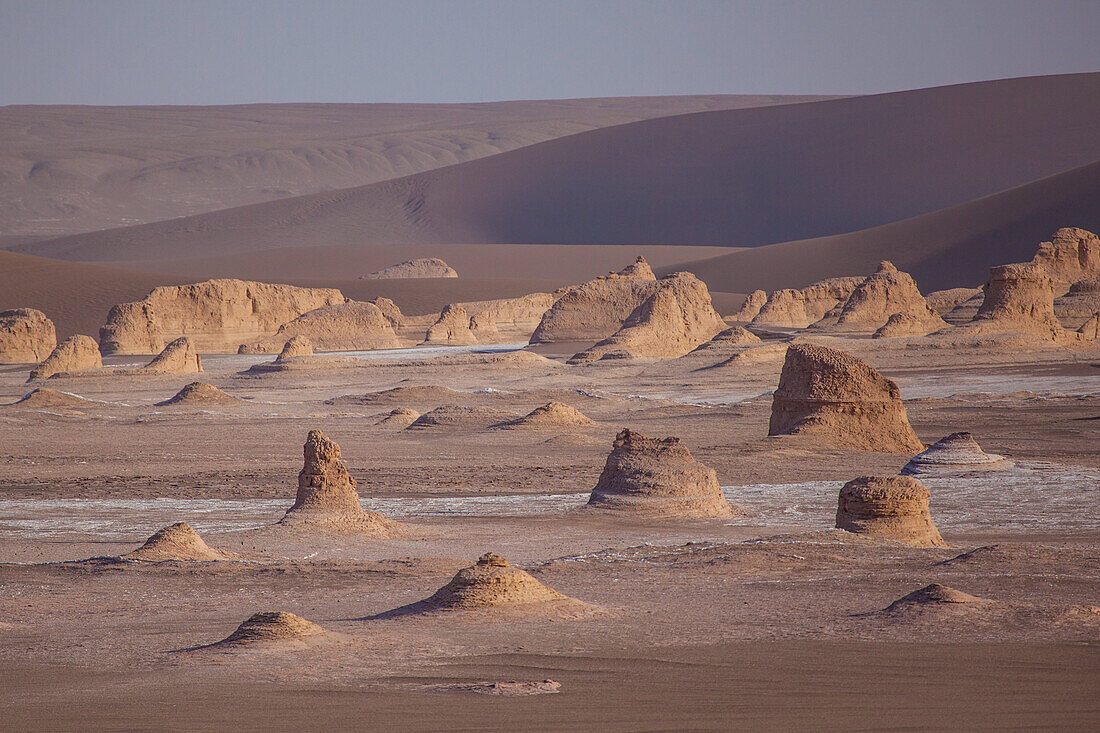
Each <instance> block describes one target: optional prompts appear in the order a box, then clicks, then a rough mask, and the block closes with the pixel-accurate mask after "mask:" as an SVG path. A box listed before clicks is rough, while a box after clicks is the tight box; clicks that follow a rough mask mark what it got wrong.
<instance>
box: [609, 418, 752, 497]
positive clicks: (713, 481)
mask: <svg viewBox="0 0 1100 733" xmlns="http://www.w3.org/2000/svg"><path fill="white" fill-rule="evenodd" d="M588 506H589V508H592V509H605V510H612V511H618V512H623V513H625V514H634V515H641V516H646V517H652V518H674V517H735V516H741V515H743V512H742V511H740V510H738V509H735V508H734V507H733V506H732V505H730V503H729V502H728V501H727V500H726V497H725V495H724V494H723V493H722V489H721V487H720V486H719V485H718V476H717V475H716V474H715V472H714V469H712V468H709V467H707V466H704V465H703V464H701V463H699V462H698V461H696V460H695V459H694V458H693V457H692V455H691V451H689V450H688V449H687V446H685V445H683V444H681V443H680V440H679V438H665V439H664V440H655V439H653V438H647V437H645V436H644V435H640V434H639V433H636V432H633V431H631V430H623V431H622V432H620V433H619V434H618V436H616V438H615V444H614V446H613V447H612V450H611V453H610V454H609V455H608V456H607V462H606V463H605V464H604V469H603V473H601V474H600V479H599V481H598V482H597V483H596V487H595V488H594V489H592V495H591V496H590V497H589V499H588Z"/></svg>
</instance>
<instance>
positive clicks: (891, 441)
mask: <svg viewBox="0 0 1100 733" xmlns="http://www.w3.org/2000/svg"><path fill="white" fill-rule="evenodd" d="M768 434H769V435H794V434H798V435H812V436H814V438H816V439H817V440H818V441H819V442H821V443H822V444H826V445H830V444H831V445H840V446H845V447H849V448H854V449H857V450H869V451H881V452H884V453H909V454H912V453H915V452H917V451H921V450H924V445H923V444H921V442H920V440H918V439H917V436H916V434H915V433H914V432H913V428H912V427H911V426H910V425H909V419H908V417H907V416H906V413H905V405H904V404H902V401H901V393H900V391H899V390H898V387H897V385H896V384H894V383H893V382H892V381H890V380H889V379H887V378H885V377H883V376H882V375H881V374H879V373H878V372H877V371H875V370H874V369H872V368H871V366H870V365H868V364H867V363H866V362H864V361H862V360H861V359H857V358H856V357H854V356H852V355H851V354H848V353H845V352H843V351H838V350H837V349H830V348H828V347H826V346H814V345H810V344H795V345H793V346H791V347H789V348H788V349H787V356H786V359H785V361H784V363H783V372H782V374H781V375H780V377H779V387H778V388H777V389H776V390H775V394H774V395H773V397H772V414H771V421H770V422H769V425H768Z"/></svg>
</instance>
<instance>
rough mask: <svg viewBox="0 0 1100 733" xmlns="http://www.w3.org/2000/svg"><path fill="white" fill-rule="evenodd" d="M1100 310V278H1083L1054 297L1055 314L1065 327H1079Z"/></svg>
mask: <svg viewBox="0 0 1100 733" xmlns="http://www.w3.org/2000/svg"><path fill="white" fill-rule="evenodd" d="M1098 312H1100V278H1097V279H1094V280H1082V281H1080V282H1076V283H1074V284H1073V285H1071V286H1070V288H1069V291H1068V292H1067V293H1066V294H1065V295H1063V296H1062V297H1060V298H1055V299H1054V315H1055V316H1057V317H1058V322H1059V323H1061V324H1062V325H1063V326H1064V327H1065V328H1071V329H1079V328H1081V326H1082V325H1084V323H1085V322H1086V321H1088V319H1090V318H1092V316H1093V314H1095V313H1098Z"/></svg>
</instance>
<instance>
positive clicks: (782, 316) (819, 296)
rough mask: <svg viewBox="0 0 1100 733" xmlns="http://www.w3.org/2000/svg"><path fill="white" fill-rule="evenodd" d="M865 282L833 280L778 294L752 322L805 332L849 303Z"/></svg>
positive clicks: (859, 279) (775, 293) (771, 297)
mask: <svg viewBox="0 0 1100 733" xmlns="http://www.w3.org/2000/svg"><path fill="white" fill-rule="evenodd" d="M863 280H864V278H862V277H834V278H829V279H827V280H822V281H821V282H816V283H814V284H813V285H809V286H807V287H805V288H802V289H801V290H790V289H787V290H776V291H775V292H774V293H772V294H771V295H770V296H768V300H767V302H766V303H764V305H763V307H761V309H760V313H758V314H757V315H756V317H755V318H753V319H752V324H753V325H754V326H778V327H782V328H806V327H807V326H809V325H810V324H811V323H816V322H817V321H819V320H821V318H822V317H823V316H824V315H825V314H826V313H828V312H829V311H830V310H832V309H833V308H835V307H836V306H838V305H840V304H841V303H843V302H844V301H846V300H847V299H848V296H849V295H851V294H852V291H853V290H855V289H856V287H857V286H859V284H860V283H861V282H863Z"/></svg>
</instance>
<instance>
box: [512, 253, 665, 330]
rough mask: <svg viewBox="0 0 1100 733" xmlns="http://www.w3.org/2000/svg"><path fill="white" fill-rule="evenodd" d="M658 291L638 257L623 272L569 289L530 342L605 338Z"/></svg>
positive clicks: (544, 317)
mask: <svg viewBox="0 0 1100 733" xmlns="http://www.w3.org/2000/svg"><path fill="white" fill-rule="evenodd" d="M657 288H658V284H657V278H656V277H655V276H654V275H653V270H652V269H650V267H649V264H648V263H647V262H646V261H645V259H644V258H641V257H639V258H638V260H637V261H636V262H635V263H634V264H633V265H631V266H630V267H627V268H626V269H624V270H622V271H621V272H617V273H611V274H608V275H604V276H602V277H598V278H596V279H594V280H589V281H588V282H586V283H584V284H582V285H578V286H576V287H572V288H569V289H567V290H566V291H565V292H564V293H563V294H561V297H559V298H558V299H557V301H556V302H555V303H554V305H553V306H552V307H551V308H550V309H549V310H547V311H546V313H545V314H543V316H542V319H541V320H540V321H539V324H538V327H537V328H536V329H535V331H534V333H532V334H531V343H532V344H544V343H553V342H555V341H588V342H593V341H599V340H600V339H605V338H607V337H608V336H611V335H612V334H613V333H615V332H616V331H618V330H619V329H620V328H622V326H623V321H625V320H626V319H627V317H628V316H629V315H630V314H631V313H633V312H634V310H635V309H637V308H638V306H640V305H641V304H642V303H644V302H645V300H646V299H647V298H649V296H651V295H652V294H653V293H654V292H655V291H656V290H657Z"/></svg>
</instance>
